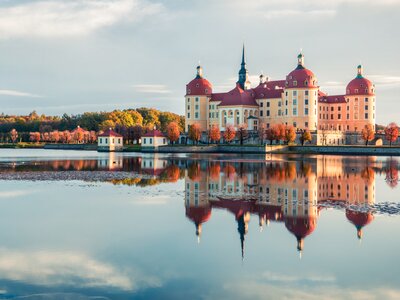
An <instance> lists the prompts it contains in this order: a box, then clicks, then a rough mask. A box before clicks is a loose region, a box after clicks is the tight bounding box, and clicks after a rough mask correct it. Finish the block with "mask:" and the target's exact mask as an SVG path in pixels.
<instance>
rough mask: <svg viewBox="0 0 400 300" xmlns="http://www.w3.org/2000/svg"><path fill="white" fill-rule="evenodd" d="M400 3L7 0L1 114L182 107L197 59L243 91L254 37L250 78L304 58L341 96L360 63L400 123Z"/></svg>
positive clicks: (210, 74)
mask: <svg viewBox="0 0 400 300" xmlns="http://www.w3.org/2000/svg"><path fill="white" fill-rule="evenodd" d="M399 26H400V0H379V1H376V0H374V1H372V0H324V1H320V0H302V1H296V0H268V1H260V0H258V1H257V0H246V1H244V0H241V1H239V0H229V1H226V0H219V1H218V0H191V1H188V0H165V1H160V0H158V1H157V0H53V1H48V0H36V1H32V0H0V113H2V112H4V113H6V114H28V113H29V112H31V111H33V110H36V111H37V112H38V113H39V114H41V113H44V114H52V115H62V114H63V113H68V114H79V113H82V112H85V111H111V110H114V109H127V108H137V107H143V106H144V107H154V108H157V109H160V110H166V111H172V112H175V113H178V114H183V113H184V94H185V86H186V84H187V83H188V82H189V81H190V80H191V79H193V78H194V76H195V71H196V70H195V69H196V66H197V64H198V62H199V61H200V62H201V65H202V66H203V69H204V75H205V77H206V78H207V79H208V80H210V82H211V83H212V84H213V87H214V88H213V90H214V91H215V92H224V91H228V90H229V89H231V88H233V87H234V82H235V81H236V77H237V72H238V70H239V68H240V59H241V48H242V44H243V43H245V45H246V57H247V64H248V69H249V72H250V74H251V79H252V80H251V81H252V86H253V87H254V86H256V85H257V84H258V76H259V74H260V73H261V72H263V73H264V74H265V75H266V76H268V77H269V78H270V79H271V80H279V79H284V78H285V76H286V75H287V74H288V73H289V72H290V71H292V70H293V69H294V68H295V67H296V64H297V54H298V53H299V51H300V49H302V52H303V53H304V55H305V65H306V67H307V68H309V69H311V70H312V71H313V72H314V73H315V75H316V76H317V78H318V80H319V84H320V86H321V88H322V90H324V91H326V92H328V93H329V94H331V95H333V94H343V93H344V92H345V87H346V85H347V83H348V82H349V81H350V80H351V79H352V78H354V77H355V76H356V67H357V65H358V64H359V63H362V65H363V67H364V74H365V76H366V77H367V78H369V79H370V80H372V81H373V83H375V85H376V101H377V108H376V109H377V123H379V124H387V123H388V122H390V121H395V122H398V123H400V117H399V113H398V112H399V111H400V99H399V98H400V97H399V95H400V59H399V55H400V39H399V38H398V30H397V27H399Z"/></svg>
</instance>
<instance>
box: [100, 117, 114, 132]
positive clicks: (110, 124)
mask: <svg viewBox="0 0 400 300" xmlns="http://www.w3.org/2000/svg"><path fill="white" fill-rule="evenodd" d="M109 128H115V122H114V121H113V120H109V119H108V120H105V121H103V122H101V123H100V125H99V129H100V130H103V131H104V130H107V129H109Z"/></svg>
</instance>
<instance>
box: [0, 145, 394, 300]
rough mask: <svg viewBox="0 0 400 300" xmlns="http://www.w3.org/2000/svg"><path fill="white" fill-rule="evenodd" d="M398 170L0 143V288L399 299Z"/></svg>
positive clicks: (72, 295)
mask: <svg viewBox="0 0 400 300" xmlns="http://www.w3.org/2000/svg"><path fill="white" fill-rule="evenodd" d="M398 170H399V166H398V161H397V159H396V158H389V157H387V158H386V157H342V156H307V157H305V156H272V157H271V156H249V155H247V156H233V155H232V156H231V155H190V156H189V155H188V156H186V155H175V156H173V155H150V154H111V155H108V154H98V153H96V152H73V151H69V152H64V151H46V150H0V214H1V216H0V241H1V245H0V298H1V299H14V298H20V297H21V298H23V299H282V298H285V299H338V298H343V299H399V298H400V285H399V284H400V262H399V258H400V239H399V238H400V234H399V229H400V212H399V211H400V201H399V200H400V199H399V187H398V186H397V182H398Z"/></svg>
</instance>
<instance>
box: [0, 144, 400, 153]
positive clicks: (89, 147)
mask: <svg viewBox="0 0 400 300" xmlns="http://www.w3.org/2000/svg"><path fill="white" fill-rule="evenodd" d="M0 149H44V150H75V151H76V150H78V151H97V144H25V143H24V144H0ZM123 152H138V153H183V154H184V153H204V154H206V153H209V154H211V153H231V154H234V153H237V154H302V155H349V156H351V155H365V156H369V155H373V156H400V146H398V145H396V146H392V147H390V146H373V145H371V146H365V145H353V146H350V145H342V146H316V145H305V146H299V145H272V146H270V145H264V146H262V145H243V146H240V145H220V144H214V145H197V146H195V145H168V146H163V147H159V148H143V147H138V146H125V147H124V150H123Z"/></svg>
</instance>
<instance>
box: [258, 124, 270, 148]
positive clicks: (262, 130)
mask: <svg viewBox="0 0 400 300" xmlns="http://www.w3.org/2000/svg"><path fill="white" fill-rule="evenodd" d="M267 130H268V129H267V126H266V125H265V123H261V125H260V127H258V132H257V133H258V139H259V140H260V143H261V145H264V140H265V138H266V136H267Z"/></svg>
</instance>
